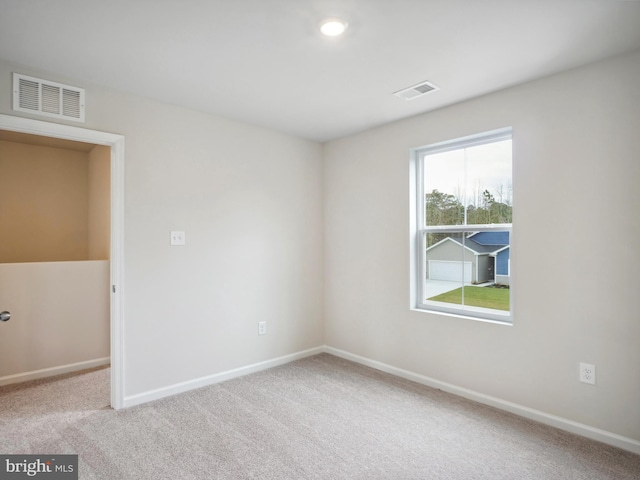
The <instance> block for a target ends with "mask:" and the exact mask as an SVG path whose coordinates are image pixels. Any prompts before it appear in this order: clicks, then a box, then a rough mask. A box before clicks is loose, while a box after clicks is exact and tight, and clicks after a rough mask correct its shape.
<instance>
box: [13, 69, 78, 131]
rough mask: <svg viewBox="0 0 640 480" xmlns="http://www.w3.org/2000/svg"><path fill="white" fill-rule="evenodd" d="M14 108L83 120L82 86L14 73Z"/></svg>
mask: <svg viewBox="0 0 640 480" xmlns="http://www.w3.org/2000/svg"><path fill="white" fill-rule="evenodd" d="M13 109H14V110H16V111H18V112H27V113H35V114H37V115H44V116H47V117H55V118H63V119H65V120H74V121H76V122H84V89H83V88H78V87H71V86H69V85H63V84H61V83H56V82H50V81H49V80H42V79H40V78H34V77H27V76H26V75H20V74H19V73H14V74H13Z"/></svg>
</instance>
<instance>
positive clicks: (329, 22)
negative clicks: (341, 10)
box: [320, 18, 348, 37]
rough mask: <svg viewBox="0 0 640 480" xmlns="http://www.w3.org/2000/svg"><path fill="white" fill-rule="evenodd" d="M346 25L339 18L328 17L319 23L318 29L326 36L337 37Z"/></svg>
mask: <svg viewBox="0 0 640 480" xmlns="http://www.w3.org/2000/svg"><path fill="white" fill-rule="evenodd" d="M347 25H348V23H347V22H345V21H344V20H340V19H339V18H328V19H326V20H324V21H323V22H322V24H321V25H320V31H321V32H322V33H323V34H324V35H326V36H327V37H337V36H338V35H342V34H343V33H344V31H345V30H346V29H347Z"/></svg>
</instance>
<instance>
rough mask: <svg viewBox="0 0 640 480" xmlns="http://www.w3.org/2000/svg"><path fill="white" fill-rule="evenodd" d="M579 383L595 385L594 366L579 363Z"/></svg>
mask: <svg viewBox="0 0 640 480" xmlns="http://www.w3.org/2000/svg"><path fill="white" fill-rule="evenodd" d="M580 381H581V382H582V383H589V384H591V385H595V384H596V366H595V365H590V364H588V363H580Z"/></svg>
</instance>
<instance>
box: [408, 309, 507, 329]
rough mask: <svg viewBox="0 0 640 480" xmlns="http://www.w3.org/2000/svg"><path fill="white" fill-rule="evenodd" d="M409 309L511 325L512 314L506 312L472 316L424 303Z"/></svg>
mask: <svg viewBox="0 0 640 480" xmlns="http://www.w3.org/2000/svg"><path fill="white" fill-rule="evenodd" d="M411 311H413V312H418V313H429V314H433V315H441V316H445V317H454V318H462V319H465V320H475V321H477V322H484V323H492V324H494V325H503V326H507V327H512V326H513V315H512V314H506V315H504V316H502V315H495V314H493V316H492V318H488V317H481V316H474V315H470V314H466V313H463V312H460V311H444V310H439V309H435V308H430V307H429V306H426V305H425V306H418V307H411Z"/></svg>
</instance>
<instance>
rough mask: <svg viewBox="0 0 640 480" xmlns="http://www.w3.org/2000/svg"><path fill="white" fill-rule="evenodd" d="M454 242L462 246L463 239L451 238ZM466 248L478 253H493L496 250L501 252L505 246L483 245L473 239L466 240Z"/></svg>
mask: <svg viewBox="0 0 640 480" xmlns="http://www.w3.org/2000/svg"><path fill="white" fill-rule="evenodd" d="M449 238H450V239H451V240H453V241H454V242H457V243H459V244H460V245H462V237H449ZM464 246H465V247H467V248H469V249H471V250H473V251H474V252H476V253H493V252H495V251H496V250H500V249H501V248H503V247H505V245H483V244H481V243H478V242H476V241H475V240H473V239H472V238H465V239H464Z"/></svg>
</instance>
